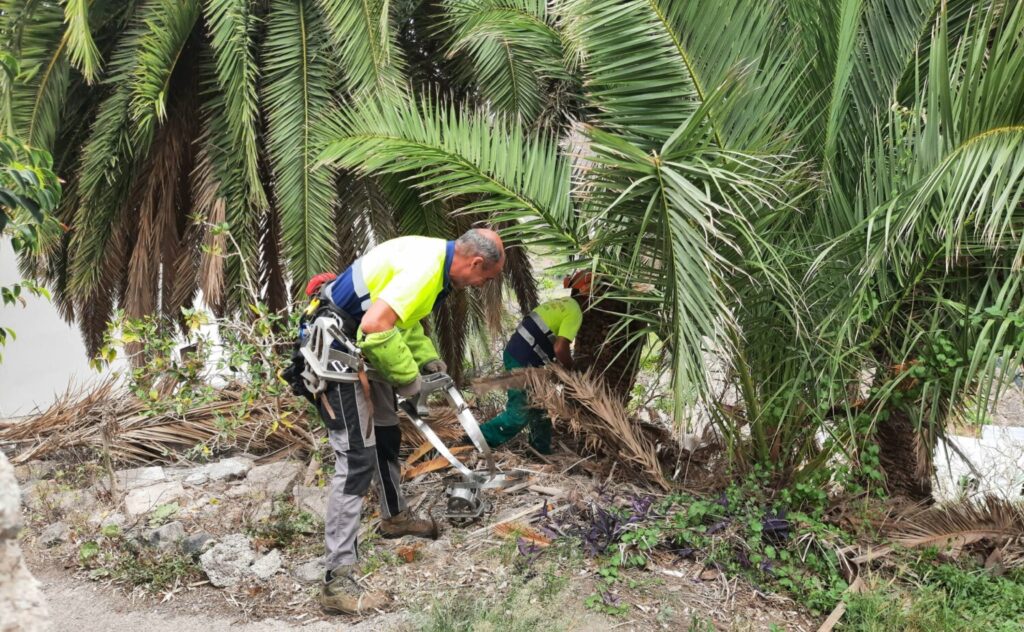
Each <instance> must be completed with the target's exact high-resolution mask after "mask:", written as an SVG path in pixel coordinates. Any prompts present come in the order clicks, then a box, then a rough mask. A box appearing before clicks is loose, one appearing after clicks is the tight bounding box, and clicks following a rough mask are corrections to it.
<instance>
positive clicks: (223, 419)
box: [0, 380, 319, 463]
mask: <svg viewBox="0 0 1024 632" xmlns="http://www.w3.org/2000/svg"><path fill="white" fill-rule="evenodd" d="M0 442H6V443H11V444H14V445H15V446H16V447H17V454H16V455H15V456H14V458H12V461H13V462H15V463H25V462H27V461H30V460H33V459H41V458H46V457H48V456H50V455H53V454H55V453H57V452H60V451H63V450H69V449H83V448H84V449H94V450H96V451H97V452H101V451H104V450H106V451H107V453H108V454H109V456H110V458H112V459H113V460H115V461H118V462H121V463H158V462H173V461H176V460H178V458H180V456H181V455H182V453H184V452H186V451H188V450H191V449H194V448H196V447H197V446H206V447H208V448H210V449H211V450H220V449H229V448H238V449H241V450H244V451H247V452H253V453H270V452H276V451H280V450H287V451H295V450H301V451H308V450H310V449H316V447H317V445H318V444H319V442H318V440H317V438H316V437H315V436H314V434H313V433H312V432H311V430H310V427H309V424H308V419H306V417H305V416H304V415H301V414H296V413H295V411H293V410H290V409H286V408H285V407H284V406H282V401H280V400H279V399H277V398H265V399H256V400H251V401H248V400H245V399H243V391H242V390H241V389H238V388H233V387H231V386H228V387H226V388H223V389H220V390H218V391H217V397H216V399H214V400H213V401H208V402H203V403H197V404H196V405H195V406H193V407H191V408H188V409H187V410H174V409H170V410H161V409H159V408H154V407H153V405H152V403H151V402H145V401H143V400H140V399H139V398H137V397H135V396H134V395H132V394H130V393H127V392H125V391H124V390H123V389H122V388H121V387H119V386H118V385H117V384H116V382H115V381H114V380H108V381H105V382H103V383H101V384H99V385H97V386H96V387H94V388H91V389H89V390H77V391H76V390H69V391H68V392H66V393H65V394H64V395H62V396H61V397H59V398H58V399H57V401H56V402H55V403H54V404H53V405H52V406H51V407H50V408H49V409H47V410H46V411H44V412H43V413H41V414H39V415H38V416H36V417H33V418H30V419H26V420H22V421H20V422H19V423H16V424H12V425H10V426H8V427H6V428H3V429H0Z"/></svg>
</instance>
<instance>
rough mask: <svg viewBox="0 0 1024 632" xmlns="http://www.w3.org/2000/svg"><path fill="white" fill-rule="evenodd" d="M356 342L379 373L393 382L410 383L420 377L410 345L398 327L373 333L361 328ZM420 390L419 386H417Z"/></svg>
mask: <svg viewBox="0 0 1024 632" xmlns="http://www.w3.org/2000/svg"><path fill="white" fill-rule="evenodd" d="M356 344H358V345H359V348H360V349H361V350H362V352H363V355H364V356H366V359H367V360H368V361H369V362H370V365H371V366H373V368H375V369H377V373H379V374H380V375H381V377H383V378H384V379H385V380H386V381H387V382H389V383H391V384H396V385H397V384H409V383H410V382H413V381H416V380H418V378H419V370H418V369H417V368H416V362H414V361H413V359H412V353H410V352H409V347H408V346H406V344H405V341H403V340H402V336H401V334H400V333H399V332H398V330H397V329H395V328H391V329H388V330H387V331H380V332H376V333H372V334H364V333H363V330H362V329H360V330H359V333H358V334H357V336H356ZM416 390H417V391H418V390H419V387H418V386H417V387H416Z"/></svg>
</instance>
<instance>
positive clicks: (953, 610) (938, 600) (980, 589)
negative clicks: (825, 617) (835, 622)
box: [840, 561, 1024, 632]
mask: <svg viewBox="0 0 1024 632" xmlns="http://www.w3.org/2000/svg"><path fill="white" fill-rule="evenodd" d="M914 566H916V568H915V569H914V570H915V572H916V573H917V574H918V580H917V582H915V583H914V584H909V585H908V584H896V583H892V584H888V585H885V586H881V587H879V588H876V589H875V590H873V591H871V592H866V593H861V594H855V595H847V597H846V604H847V611H846V614H845V615H844V617H843V621H842V626H841V628H840V629H842V630H858V631H864V632H875V631H877V632H882V631H888V630H915V631H917V630H920V631H934V630H943V631H944V632H945V631H948V632H973V631H975V630H992V631H993V632H1010V631H1011V630H1012V631H1015V632H1016V631H1018V630H1020V629H1021V621H1024V583H1022V582H1021V580H1022V579H1024V577H1021V576H1008V577H992V576H990V575H989V574H988V573H987V572H985V571H984V570H983V569H980V568H979V569H965V568H960V567H958V566H956V565H953V564H939V565H932V564H931V563H928V562H924V561H922V562H918V563H917V564H916V565H914Z"/></svg>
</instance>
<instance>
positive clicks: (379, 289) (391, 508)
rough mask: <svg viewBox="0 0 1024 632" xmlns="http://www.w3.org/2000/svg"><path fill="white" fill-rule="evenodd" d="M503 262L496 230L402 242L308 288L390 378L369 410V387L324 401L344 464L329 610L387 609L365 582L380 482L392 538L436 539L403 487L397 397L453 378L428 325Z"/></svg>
mask: <svg viewBox="0 0 1024 632" xmlns="http://www.w3.org/2000/svg"><path fill="white" fill-rule="evenodd" d="M504 264H505V253H504V247H503V244H502V242H501V238H500V237H499V236H498V234H497V233H495V232H494V231H491V230H485V229H472V230H469V231H467V232H466V233H465V234H463V235H462V236H461V237H459V238H458V240H456V241H445V240H443V239H432V238H429V237H414V236H410V237H399V238H398V239H392V240H390V241H386V242H384V243H382V244H380V245H378V246H376V247H375V248H373V249H372V250H370V251H369V252H367V253H366V254H365V255H363V256H362V257H360V258H359V259H357V260H356V261H355V262H353V263H352V265H351V266H349V267H348V269H346V270H345V271H344V272H342V273H341V274H340V275H338V276H337V277H335V276H334V275H331V274H326V275H317V276H316V277H314V278H313V280H312V281H310V285H309V286H308V287H307V288H306V293H307V294H308V295H310V296H317V297H319V298H320V299H321V300H322V301H324V302H326V304H327V305H328V306H329V307H330V309H332V310H334V313H335V314H337V315H339V316H340V317H341V319H342V321H343V322H345V323H347V324H346V325H345V327H346V328H347V329H348V330H347V331H345V334H346V335H348V336H349V337H351V338H353V339H355V341H356V343H357V344H358V346H359V348H360V349H361V351H362V353H363V356H364V357H365V358H366V360H367V361H368V362H369V363H370V364H371V365H372V366H373V368H374V369H376V372H377V373H378V374H379V375H381V376H382V377H383V378H384V379H386V380H387V383H383V382H371V383H370V386H369V389H370V401H369V402H368V401H367V397H366V394H365V392H364V390H363V388H361V385H360V384H358V383H352V382H332V383H330V384H329V386H328V389H327V391H326V392H325V393H324V394H323V395H321V396H320V397H319V398H318V399H316V406H317V408H318V410H319V412H320V416H321V417H322V418H323V420H324V423H325V424H326V425H327V431H328V432H327V435H328V441H329V442H330V445H331V447H332V448H333V449H334V457H335V467H334V477H333V478H332V480H331V491H330V495H329V497H328V501H327V516H326V525H325V530H326V533H325V540H326V547H327V556H326V564H325V566H326V569H327V571H326V574H325V578H324V584H323V587H322V590H321V596H320V604H321V607H322V608H323V610H324V611H325V612H327V613H329V614H339V613H344V614H357V613H360V612H366V611H370V610H373V609H376V608H380V607H382V606H383V605H385V604H386V602H387V597H386V596H385V595H383V594H381V593H375V592H368V591H365V590H364V589H363V588H362V587H361V586H360V585H359V583H358V580H357V577H358V567H357V565H356V562H357V558H356V551H357V543H356V536H357V534H358V533H359V523H360V515H361V513H362V505H363V496H364V495H365V494H366V492H367V490H368V489H369V487H370V483H371V482H374V483H375V484H376V486H377V490H378V492H379V495H380V516H381V522H380V527H379V532H380V534H381V535H382V536H383V537H386V538H394V537H401V536H403V535H412V536H418V537H426V538H436V537H437V535H438V531H437V525H436V523H434V522H433V520H425V519H422V518H417V517H415V516H413V515H410V512H409V510H408V509H407V507H406V504H405V499H404V498H403V497H402V492H401V489H400V488H399V477H400V474H401V470H400V463H399V459H398V451H399V447H400V444H401V432H400V430H399V426H398V414H397V412H396V399H395V393H396V392H397V393H398V394H399V395H401V396H403V397H404V398H406V399H413V398H414V397H415V396H416V395H417V394H418V393H419V391H420V388H421V384H422V382H421V378H420V374H421V373H423V374H427V373H437V372H447V367H446V366H445V364H444V362H443V361H442V360H441V359H440V358H439V357H438V353H437V350H436V349H435V348H434V344H433V342H431V340H430V338H428V337H427V336H426V335H425V333H424V331H423V325H422V324H421V323H420V320H421V319H423V318H425V317H426V316H428V315H429V314H430V313H431V311H432V310H433V308H434V305H435V303H437V302H438V301H440V300H442V299H443V298H444V295H445V294H446V293H447V292H448V291H449V290H450V289H451V288H453V287H454V288H462V287H468V286H473V287H480V286H482V285H483V284H484V283H486V282H488V281H490V280H492V279H494V278H496V277H497V276H499V275H500V274H501V271H502V268H503V267H504ZM371 411H372V415H371Z"/></svg>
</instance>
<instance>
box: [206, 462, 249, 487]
mask: <svg viewBox="0 0 1024 632" xmlns="http://www.w3.org/2000/svg"><path fill="white" fill-rule="evenodd" d="M251 469H252V459H247V458H245V457H240V456H233V457H231V458H228V459H221V460H220V461H217V462H216V463H211V464H209V465H207V466H206V475H207V476H208V477H209V478H210V480H211V481H228V480H232V479H235V478H242V477H243V476H245V474H246V472H248V471H249V470H251Z"/></svg>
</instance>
